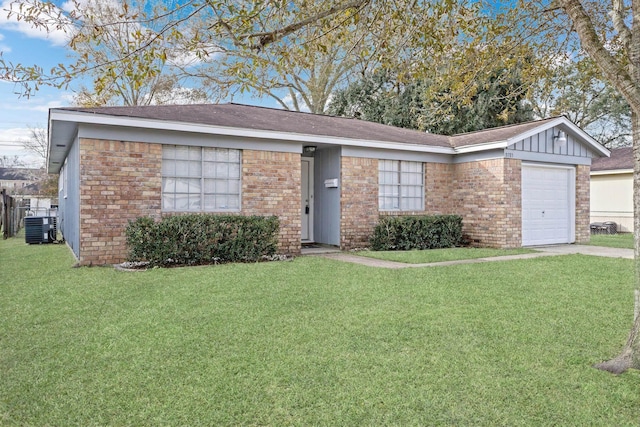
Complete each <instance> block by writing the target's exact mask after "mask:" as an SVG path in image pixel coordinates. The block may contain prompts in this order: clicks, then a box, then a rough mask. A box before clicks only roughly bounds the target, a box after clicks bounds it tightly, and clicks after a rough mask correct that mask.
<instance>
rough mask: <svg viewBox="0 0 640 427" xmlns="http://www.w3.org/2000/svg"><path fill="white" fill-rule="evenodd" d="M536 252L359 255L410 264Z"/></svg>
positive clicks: (467, 250)
mask: <svg viewBox="0 0 640 427" xmlns="http://www.w3.org/2000/svg"><path fill="white" fill-rule="evenodd" d="M532 252H536V251H534V250H532V249H525V248H519V249H491V248H447V249H430V250H424V251H362V252H357V254H358V255H362V256H366V257H369V258H377V259H383V260H385V261H397V262H404V263H408V264H424V263H429V262H442V261H457V260H461V259H476V258H489V257H497V256H505V255H519V254H528V253H532Z"/></svg>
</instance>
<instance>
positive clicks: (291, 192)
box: [241, 150, 302, 255]
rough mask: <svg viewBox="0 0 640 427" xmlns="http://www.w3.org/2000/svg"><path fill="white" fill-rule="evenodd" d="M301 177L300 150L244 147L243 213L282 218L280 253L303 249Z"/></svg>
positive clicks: (297, 252) (292, 252)
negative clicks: (285, 151)
mask: <svg viewBox="0 0 640 427" xmlns="http://www.w3.org/2000/svg"><path fill="white" fill-rule="evenodd" d="M301 180H302V178H301V159H300V154H296V153H280V152H273V151H254V150H243V151H242V196H241V197H242V214H244V215H264V216H267V215H276V216H277V217H278V218H279V220H280V238H279V240H280V243H279V246H278V252H279V253H285V254H292V255H297V254H299V253H300V247H301V244H300V239H301V237H302V234H301V233H302V230H301V219H300V200H301V198H302V195H301V185H302V181H301Z"/></svg>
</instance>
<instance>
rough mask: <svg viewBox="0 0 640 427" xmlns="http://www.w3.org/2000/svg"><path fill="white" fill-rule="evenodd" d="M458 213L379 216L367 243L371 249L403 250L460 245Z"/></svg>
mask: <svg viewBox="0 0 640 427" xmlns="http://www.w3.org/2000/svg"><path fill="white" fill-rule="evenodd" d="M461 242H462V217H460V216H459V215H421V216H381V217H380V221H379V222H378V225H376V227H375V229H374V230H373V235H372V236H371V239H370V243H371V249H372V250H374V251H405V250H411V249H438V248H452V247H455V246H460V244H461Z"/></svg>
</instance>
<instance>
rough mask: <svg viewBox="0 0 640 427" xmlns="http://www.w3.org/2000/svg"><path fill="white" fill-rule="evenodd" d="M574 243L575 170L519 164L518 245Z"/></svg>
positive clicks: (571, 168) (562, 167)
mask: <svg viewBox="0 0 640 427" xmlns="http://www.w3.org/2000/svg"><path fill="white" fill-rule="evenodd" d="M574 241H575V168H574V167H569V166H566V167H564V166H549V165H536V164H523V165H522V246H535V245H551V244H560V243H573V242H574Z"/></svg>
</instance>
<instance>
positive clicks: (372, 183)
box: [340, 157, 378, 250]
mask: <svg viewBox="0 0 640 427" xmlns="http://www.w3.org/2000/svg"><path fill="white" fill-rule="evenodd" d="M340 171H341V172H340V174H341V179H340V182H341V183H342V191H341V193H340V248H341V249H343V250H349V249H354V248H363V247H367V246H369V237H370V236H371V233H372V232H373V229H374V227H375V226H376V224H377V223H378V160H377V159H364V158H358V157H342V158H341V165H340Z"/></svg>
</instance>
